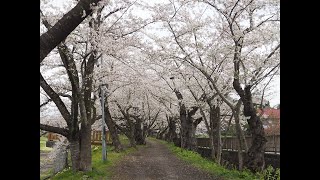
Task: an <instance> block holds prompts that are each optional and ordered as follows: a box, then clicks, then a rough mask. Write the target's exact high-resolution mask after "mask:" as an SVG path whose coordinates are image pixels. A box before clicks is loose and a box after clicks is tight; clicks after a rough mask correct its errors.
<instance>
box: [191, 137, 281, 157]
mask: <svg viewBox="0 0 320 180" xmlns="http://www.w3.org/2000/svg"><path fill="white" fill-rule="evenodd" d="M266 139H267V143H266V149H265V152H272V153H275V154H276V153H279V154H280V135H270V136H266ZM246 141H247V145H248V147H250V146H251V142H252V137H250V136H248V137H246ZM221 142H222V149H225V150H232V151H237V150H238V147H239V142H238V139H237V137H222V138H221ZM197 144H198V146H199V147H210V141H209V138H197Z"/></svg>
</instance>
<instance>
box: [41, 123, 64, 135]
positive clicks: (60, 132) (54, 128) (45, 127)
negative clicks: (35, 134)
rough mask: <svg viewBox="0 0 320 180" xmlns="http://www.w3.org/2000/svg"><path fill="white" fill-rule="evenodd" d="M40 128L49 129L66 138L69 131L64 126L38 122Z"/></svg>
mask: <svg viewBox="0 0 320 180" xmlns="http://www.w3.org/2000/svg"><path fill="white" fill-rule="evenodd" d="M40 129H41V130H44V131H49V132H53V133H57V134H60V135H62V136H64V137H66V138H68V136H69V131H68V130H67V129H65V128H60V127H54V126H49V125H46V124H41V123H40Z"/></svg>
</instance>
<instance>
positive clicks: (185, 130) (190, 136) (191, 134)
mask: <svg viewBox="0 0 320 180" xmlns="http://www.w3.org/2000/svg"><path fill="white" fill-rule="evenodd" d="M174 92H175V94H176V96H177V98H178V100H179V101H180V102H179V106H180V122H181V148H184V149H188V150H192V151H197V139H196V137H195V132H196V127H197V125H198V124H199V123H200V122H201V120H202V118H199V119H197V120H196V121H195V122H193V117H192V116H193V115H194V114H195V113H196V112H197V110H198V109H199V107H193V108H192V109H191V110H190V111H187V109H186V106H185V104H184V103H183V102H182V100H183V96H182V94H181V93H180V92H179V91H178V90H176V89H175V90H174Z"/></svg>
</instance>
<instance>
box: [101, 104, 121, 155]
mask: <svg viewBox="0 0 320 180" xmlns="http://www.w3.org/2000/svg"><path fill="white" fill-rule="evenodd" d="M105 102H106V106H105V107H104V113H105V117H106V118H105V122H106V124H107V126H108V129H109V132H110V134H111V139H112V144H113V145H114V149H115V151H116V152H120V151H122V150H123V147H122V144H121V142H120V140H119V136H118V133H117V129H116V126H115V124H114V122H113V120H112V117H111V114H110V111H109V106H108V104H107V103H108V102H107V99H106V101H105Z"/></svg>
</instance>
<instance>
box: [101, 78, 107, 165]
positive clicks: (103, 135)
mask: <svg viewBox="0 0 320 180" xmlns="http://www.w3.org/2000/svg"><path fill="white" fill-rule="evenodd" d="M107 86H108V85H107V84H101V85H100V93H101V96H100V98H101V112H102V161H103V162H105V161H107V143H106V125H105V116H104V88H107Z"/></svg>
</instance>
